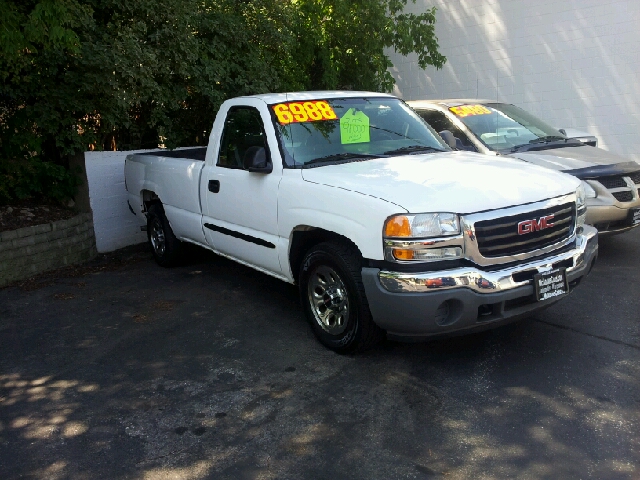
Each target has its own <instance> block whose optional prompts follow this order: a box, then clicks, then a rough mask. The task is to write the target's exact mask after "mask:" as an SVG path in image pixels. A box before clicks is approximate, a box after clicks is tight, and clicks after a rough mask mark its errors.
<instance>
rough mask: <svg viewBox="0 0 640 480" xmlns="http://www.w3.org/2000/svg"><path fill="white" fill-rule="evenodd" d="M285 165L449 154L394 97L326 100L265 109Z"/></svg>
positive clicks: (434, 136) (439, 140)
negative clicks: (267, 110) (440, 153)
mask: <svg viewBox="0 0 640 480" xmlns="http://www.w3.org/2000/svg"><path fill="white" fill-rule="evenodd" d="M270 108H271V111H272V112H273V114H274V122H275V125H276V127H277V128H276V130H277V131H278V132H279V137H280V139H279V140H280V142H281V145H282V148H283V151H284V157H285V164H286V165H287V166H290V167H293V166H302V167H304V166H309V167H311V166H322V165H326V164H331V163H343V162H350V161H359V160H366V159H368V158H379V157H390V156H397V155H413V154H419V153H429V152H434V151H444V150H449V147H448V146H447V145H446V144H445V143H444V142H443V141H442V139H440V137H439V136H438V135H437V134H436V133H435V131H434V130H433V129H432V128H431V127H429V126H428V125H427V124H426V123H425V122H424V121H423V120H422V119H421V118H420V117H419V116H417V115H416V114H415V113H414V112H413V110H411V109H410V108H409V107H407V106H406V105H405V104H404V103H403V102H402V101H400V100H398V99H397V98H389V97H367V98H360V97H354V98H332V99H324V100H309V101H304V100H300V101H294V102H287V103H279V104H274V105H270Z"/></svg>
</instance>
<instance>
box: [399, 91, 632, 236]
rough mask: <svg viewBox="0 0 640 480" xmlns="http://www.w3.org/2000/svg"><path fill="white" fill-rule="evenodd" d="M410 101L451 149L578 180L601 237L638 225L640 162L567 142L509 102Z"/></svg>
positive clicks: (554, 130) (461, 100) (591, 221)
mask: <svg viewBox="0 0 640 480" xmlns="http://www.w3.org/2000/svg"><path fill="white" fill-rule="evenodd" d="M407 103H408V104H409V105H410V106H411V107H412V108H413V109H414V110H415V111H416V112H417V113H418V114H419V115H420V116H421V117H422V118H423V119H424V120H426V121H427V123H428V124H429V125H431V126H432V127H433V128H434V129H435V130H436V131H437V132H439V133H440V135H441V136H442V137H443V138H444V140H445V141H446V142H447V143H448V144H449V145H450V146H451V147H452V148H455V149H457V150H469V151H473V152H480V153H484V154H487V155H506V156H510V157H514V158H517V159H520V160H523V161H525V162H529V163H532V164H535V165H540V166H542V167H546V168H551V169H553V170H558V171H561V172H565V173H568V174H570V175H574V176H575V177H578V178H579V179H580V180H582V183H583V186H584V188H585V191H586V192H587V219H586V223H588V224H589V225H593V226H595V227H596V228H597V229H598V231H599V232H600V234H604V235H606V234H615V233H622V232H626V231H627V230H630V229H632V228H634V227H637V226H638V225H640V164H638V163H636V162H633V161H631V162H630V161H627V160H626V159H624V158H622V157H620V156H618V155H615V154H613V153H610V152H607V151H606V150H602V149H601V148H597V147H592V146H588V145H585V144H584V143H582V142H580V141H578V140H576V139H572V138H567V136H566V135H565V134H563V133H561V132H560V131H559V130H557V129H555V128H553V127H551V126H549V125H547V124H546V123H545V122H543V121H542V120H540V119H538V118H536V117H534V116H533V115H531V114H530V113H527V112H525V111H524V110H522V109H521V108H518V107H516V106H515V105H511V104H508V103H500V102H495V101H491V100H476V99H449V100H416V101H410V102H407Z"/></svg>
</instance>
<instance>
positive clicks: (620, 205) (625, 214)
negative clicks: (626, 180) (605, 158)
mask: <svg viewBox="0 0 640 480" xmlns="http://www.w3.org/2000/svg"><path fill="white" fill-rule="evenodd" d="M589 184H590V185H591V187H592V188H593V189H594V190H595V191H596V193H597V195H598V196H597V197H595V198H588V199H587V217H586V220H585V222H586V223H587V224H588V225H593V226H594V227H596V228H597V229H598V232H599V233H600V235H601V236H607V235H615V234H618V233H623V232H626V231H628V230H631V229H632V228H635V227H637V226H639V225H640V224H636V225H634V224H633V210H634V209H638V208H640V188H638V187H637V186H635V185H633V184H630V185H631V186H633V188H632V189H628V188H627V189H626V191H629V192H630V193H631V194H632V195H633V198H632V200H630V201H628V202H620V201H618V200H617V199H616V198H615V197H614V196H613V195H612V193H611V192H610V191H609V190H608V189H606V188H605V187H604V186H602V185H601V184H600V183H599V182H597V181H589ZM616 190H625V189H624V188H620V189H616Z"/></svg>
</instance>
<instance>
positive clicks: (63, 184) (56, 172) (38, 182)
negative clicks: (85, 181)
mask: <svg viewBox="0 0 640 480" xmlns="http://www.w3.org/2000/svg"><path fill="white" fill-rule="evenodd" d="M79 184H80V180H79V178H78V176H77V174H74V172H71V171H70V170H69V169H67V168H65V167H63V166H62V165H57V164H55V163H52V162H45V161H42V160H41V159H40V158H38V157H32V158H28V159H21V160H13V161H7V160H3V161H0V204H3V203H10V202H11V201H13V200H24V199H27V198H32V197H36V198H44V199H47V200H50V201H51V200H52V201H55V202H57V203H60V204H64V203H65V202H66V201H67V200H68V199H69V198H71V197H73V196H74V195H75V193H76V189H77V187H78V185H79Z"/></svg>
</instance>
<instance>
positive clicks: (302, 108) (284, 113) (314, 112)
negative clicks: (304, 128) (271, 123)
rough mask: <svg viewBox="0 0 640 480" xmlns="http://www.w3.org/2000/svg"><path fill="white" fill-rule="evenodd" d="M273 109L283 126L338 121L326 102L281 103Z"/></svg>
mask: <svg viewBox="0 0 640 480" xmlns="http://www.w3.org/2000/svg"><path fill="white" fill-rule="evenodd" d="M272 108H273V113H275V114H276V117H278V122H279V123H280V124H281V125H287V124H289V123H297V122H316V121H318V120H336V119H337V118H338V116H337V115H336V112H334V111H333V108H331V105H329V104H328V103H327V102H325V101H324V100H316V101H312V102H292V103H279V104H277V105H273V107H272Z"/></svg>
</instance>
